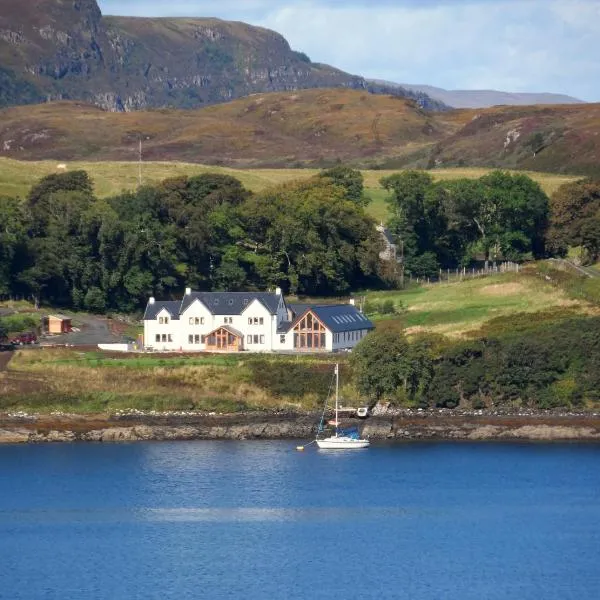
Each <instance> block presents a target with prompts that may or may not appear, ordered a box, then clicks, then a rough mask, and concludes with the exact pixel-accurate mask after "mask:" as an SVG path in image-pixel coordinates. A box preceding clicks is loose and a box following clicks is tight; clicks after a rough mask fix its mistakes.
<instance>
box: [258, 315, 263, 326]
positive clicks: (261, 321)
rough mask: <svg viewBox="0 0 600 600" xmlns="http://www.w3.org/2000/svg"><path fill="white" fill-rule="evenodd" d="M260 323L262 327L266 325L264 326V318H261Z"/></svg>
mask: <svg viewBox="0 0 600 600" xmlns="http://www.w3.org/2000/svg"><path fill="white" fill-rule="evenodd" d="M258 321H259V323H260V324H261V325H264V324H265V320H264V319H263V318H262V317H261V318H260V319H259V320H258Z"/></svg>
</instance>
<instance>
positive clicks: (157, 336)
mask: <svg viewBox="0 0 600 600" xmlns="http://www.w3.org/2000/svg"><path fill="white" fill-rule="evenodd" d="M154 341H156V342H160V333H157V334H156V337H155V338H154Z"/></svg>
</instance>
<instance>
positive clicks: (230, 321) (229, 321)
mask: <svg viewBox="0 0 600 600" xmlns="http://www.w3.org/2000/svg"><path fill="white" fill-rule="evenodd" d="M223 322H224V323H229V324H231V323H233V317H225V319H223Z"/></svg>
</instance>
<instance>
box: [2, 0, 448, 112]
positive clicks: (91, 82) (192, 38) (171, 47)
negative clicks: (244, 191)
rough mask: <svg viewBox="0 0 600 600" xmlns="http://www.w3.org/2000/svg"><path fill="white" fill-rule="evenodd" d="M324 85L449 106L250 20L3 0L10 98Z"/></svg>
mask: <svg viewBox="0 0 600 600" xmlns="http://www.w3.org/2000/svg"><path fill="white" fill-rule="evenodd" d="M323 87H346V88H352V89H364V90H367V91H370V92H373V93H384V94H392V95H397V96H402V97H409V98H412V99H414V100H416V101H417V102H418V103H419V105H420V106H422V107H424V108H427V109H434V110H435V109H444V108H445V106H444V104H443V103H441V102H438V101H433V100H431V98H429V97H428V96H427V95H426V94H424V93H421V92H412V91H408V90H404V89H403V88H393V87H388V86H386V85H382V84H376V83H369V82H367V81H366V80H365V79H363V78H362V77H357V76H354V75H350V74H348V73H344V72H343V71H340V70H338V69H335V68H333V67H330V66H327V65H322V64H318V63H313V62H311V61H310V59H309V58H308V57H307V56H306V55H305V54H303V53H301V52H295V51H294V50H292V49H291V48H290V46H289V44H288V42H287V41H286V40H285V39H284V38H283V37H282V36H281V35H279V34H278V33H275V32H274V31H270V30H267V29H263V28H260V27H253V26H250V25H246V24H245V23H238V22H228V21H221V20H218V19H146V18H131V17H103V16H102V14H101V13H100V9H99V8H98V5H97V4H96V2H95V0H2V11H1V13H0V106H2V105H4V106H8V105H16V104H29V103H34V102H41V101H47V100H64V99H71V100H85V101H88V102H91V103H93V104H96V105H98V106H101V107H102V108H104V109H107V110H111V111H130V110H137V109H143V108H157V107H166V106H170V107H178V108H192V107H199V106H205V105H209V104H216V103H220V102H226V101H229V100H232V99H234V98H239V97H243V96H247V95H249V94H253V93H258V92H267V91H289V90H298V89H307V88H323Z"/></svg>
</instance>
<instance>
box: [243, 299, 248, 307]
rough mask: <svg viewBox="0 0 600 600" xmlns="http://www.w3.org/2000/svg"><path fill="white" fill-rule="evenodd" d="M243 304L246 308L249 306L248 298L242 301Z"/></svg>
mask: <svg viewBox="0 0 600 600" xmlns="http://www.w3.org/2000/svg"><path fill="white" fill-rule="evenodd" d="M242 304H243V305H244V306H248V298H244V299H243V300H242Z"/></svg>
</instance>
